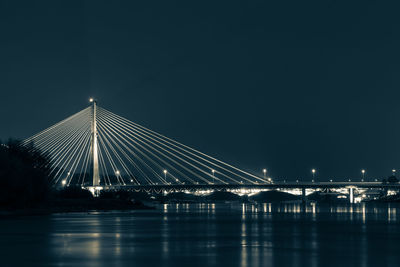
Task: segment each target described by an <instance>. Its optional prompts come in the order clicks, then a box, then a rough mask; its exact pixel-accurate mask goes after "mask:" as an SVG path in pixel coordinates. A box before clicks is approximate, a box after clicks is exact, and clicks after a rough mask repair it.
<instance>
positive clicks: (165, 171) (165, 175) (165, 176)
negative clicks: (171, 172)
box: [164, 170, 167, 179]
mask: <svg viewBox="0 0 400 267" xmlns="http://www.w3.org/2000/svg"><path fill="white" fill-rule="evenodd" d="M164 178H165V179H167V170H164Z"/></svg>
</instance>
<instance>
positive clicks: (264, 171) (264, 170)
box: [263, 169, 267, 179]
mask: <svg viewBox="0 0 400 267" xmlns="http://www.w3.org/2000/svg"><path fill="white" fill-rule="evenodd" d="M263 173H264V179H265V178H267V169H263Z"/></svg>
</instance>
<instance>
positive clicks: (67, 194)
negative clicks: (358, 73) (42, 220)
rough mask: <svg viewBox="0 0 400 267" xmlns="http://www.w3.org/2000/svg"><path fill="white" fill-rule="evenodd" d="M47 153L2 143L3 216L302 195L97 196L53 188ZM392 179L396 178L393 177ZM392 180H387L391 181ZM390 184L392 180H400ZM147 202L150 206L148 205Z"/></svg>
mask: <svg viewBox="0 0 400 267" xmlns="http://www.w3.org/2000/svg"><path fill="white" fill-rule="evenodd" d="M50 162H51V161H50V159H49V157H48V155H46V154H43V153H41V152H40V151H38V150H37V149H35V148H34V147H33V145H31V146H21V145H20V143H19V142H18V141H13V140H10V141H9V142H8V143H7V144H2V143H1V142H0V184H1V186H0V217H2V216H3V217H4V216H18V215H46V214H52V213H63V212H89V211H113V210H143V209H155V206H156V205H158V204H163V203H221V202H222V203H224V202H241V203H298V202H302V201H303V200H302V198H301V196H298V195H293V194H289V193H286V192H280V191H276V190H270V191H261V192H259V193H257V194H254V195H249V196H247V195H238V194H234V193H232V192H228V191H214V192H211V193H210V194H208V195H196V194H193V193H185V192H172V193H169V194H166V195H164V194H163V193H160V194H151V193H142V192H128V191H118V192H111V191H101V192H100V195H99V196H98V197H94V196H93V195H92V193H91V192H90V191H88V190H86V189H82V188H81V187H73V186H70V187H64V188H61V189H55V188H54V187H52V186H51V185H52V181H51V180H52V179H51V175H50V174H51V171H50V170H51V167H50V166H51V164H50ZM390 178H392V180H394V179H395V177H390ZM390 178H389V179H390ZM392 180H390V181H389V182H398V181H397V179H396V181H392ZM307 202H316V203H328V204H347V203H348V199H347V198H346V197H345V196H344V195H340V194H336V193H322V192H314V193H312V194H310V195H308V196H307ZM370 202H389V203H400V195H399V194H396V195H390V196H384V195H381V196H378V197H377V198H375V199H373V200H370ZM144 203H146V204H144Z"/></svg>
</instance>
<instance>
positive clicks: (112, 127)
mask: <svg viewBox="0 0 400 267" xmlns="http://www.w3.org/2000/svg"><path fill="white" fill-rule="evenodd" d="M90 102H91V105H90V106H89V107H87V108H85V109H83V110H81V111H79V112H77V113H76V114H73V115H72V116H70V117H68V118H66V119H64V120H62V121H60V122H58V123H56V124H54V125H52V126H50V127H49V128H47V129H45V130H43V131H41V132H39V133H37V134H35V135H33V136H31V137H29V138H27V139H25V140H24V141H22V144H23V145H26V146H27V145H32V146H33V147H35V148H36V149H39V150H41V151H42V152H44V153H46V154H47V155H48V156H49V158H50V163H51V172H50V175H51V178H52V181H51V183H52V184H53V185H54V186H56V187H58V186H71V185H74V186H76V185H78V186H81V187H85V188H89V189H91V191H92V192H95V191H98V190H101V189H105V190H121V189H123V190H136V191H138V190H142V191H153V192H161V191H194V190H227V189H228V190H246V189H247V190H265V189H278V190H294V191H296V190H297V191H299V192H300V194H301V195H303V197H305V196H306V195H307V192H308V193H309V192H310V190H311V192H313V191H315V190H322V191H324V190H325V191H329V190H336V191H338V192H342V193H343V192H345V193H346V194H347V195H348V198H349V200H350V202H351V203H353V202H354V197H355V195H356V194H364V193H365V191H366V190H370V189H379V190H381V191H382V192H385V193H387V192H388V190H397V191H398V190H399V185H398V184H382V183H380V182H332V181H331V182H314V180H313V181H312V182H311V183H310V182H301V181H300V182H299V181H296V182H288V183H287V182H276V181H275V182H274V181H272V179H271V178H269V177H267V176H266V171H265V170H264V175H263V176H260V175H255V174H252V173H250V172H247V171H244V170H241V169H239V168H237V167H235V166H233V165H231V164H228V163H226V162H224V161H222V160H219V159H216V158H214V157H212V156H209V155H207V154H205V153H202V152H200V151H198V150H196V149H194V148H191V147H189V146H187V145H184V144H182V143H180V142H178V141H175V140H173V139H171V138H168V137H166V136H164V135H162V134H160V133H157V132H155V131H153V130H150V129H148V128H146V127H144V126H141V125H139V124H137V123H135V122H133V121H130V120H128V119H126V118H123V117H121V116H119V115H117V114H114V113H112V112H111V111H108V110H107V109H105V108H102V107H100V106H98V105H97V102H96V101H95V100H94V99H91V100H90Z"/></svg>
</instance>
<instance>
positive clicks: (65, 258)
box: [0, 203, 400, 267]
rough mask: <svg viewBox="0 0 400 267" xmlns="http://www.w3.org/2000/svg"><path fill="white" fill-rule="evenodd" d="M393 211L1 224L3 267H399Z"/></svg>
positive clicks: (84, 217)
mask: <svg viewBox="0 0 400 267" xmlns="http://www.w3.org/2000/svg"><path fill="white" fill-rule="evenodd" d="M399 212H400V206H397V205H394V204H391V205H390V204H381V205H374V204H368V205H366V204H356V205H348V206H323V205H311V204H308V205H306V206H303V205H301V204H260V205H255V204H240V203H232V204H168V205H159V206H157V209H156V210H145V211H144V210H141V211H139V210H138V211H128V212H116V211H115V212H96V211H93V212H88V213H67V214H53V215H49V216H26V217H18V218H9V219H2V220H1V221H0V256H1V257H0V266H93V267H100V266H101V267H109V266H166V267H180V266H241V267H247V266H279V267H282V266H293V267H296V266H307V267H314V266H324V267H325V266H335V267H343V266H360V267H367V266H387V267H391V266H393V267H398V266H400V253H399V252H400V224H399V216H398V214H399V215H400V213H399Z"/></svg>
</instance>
